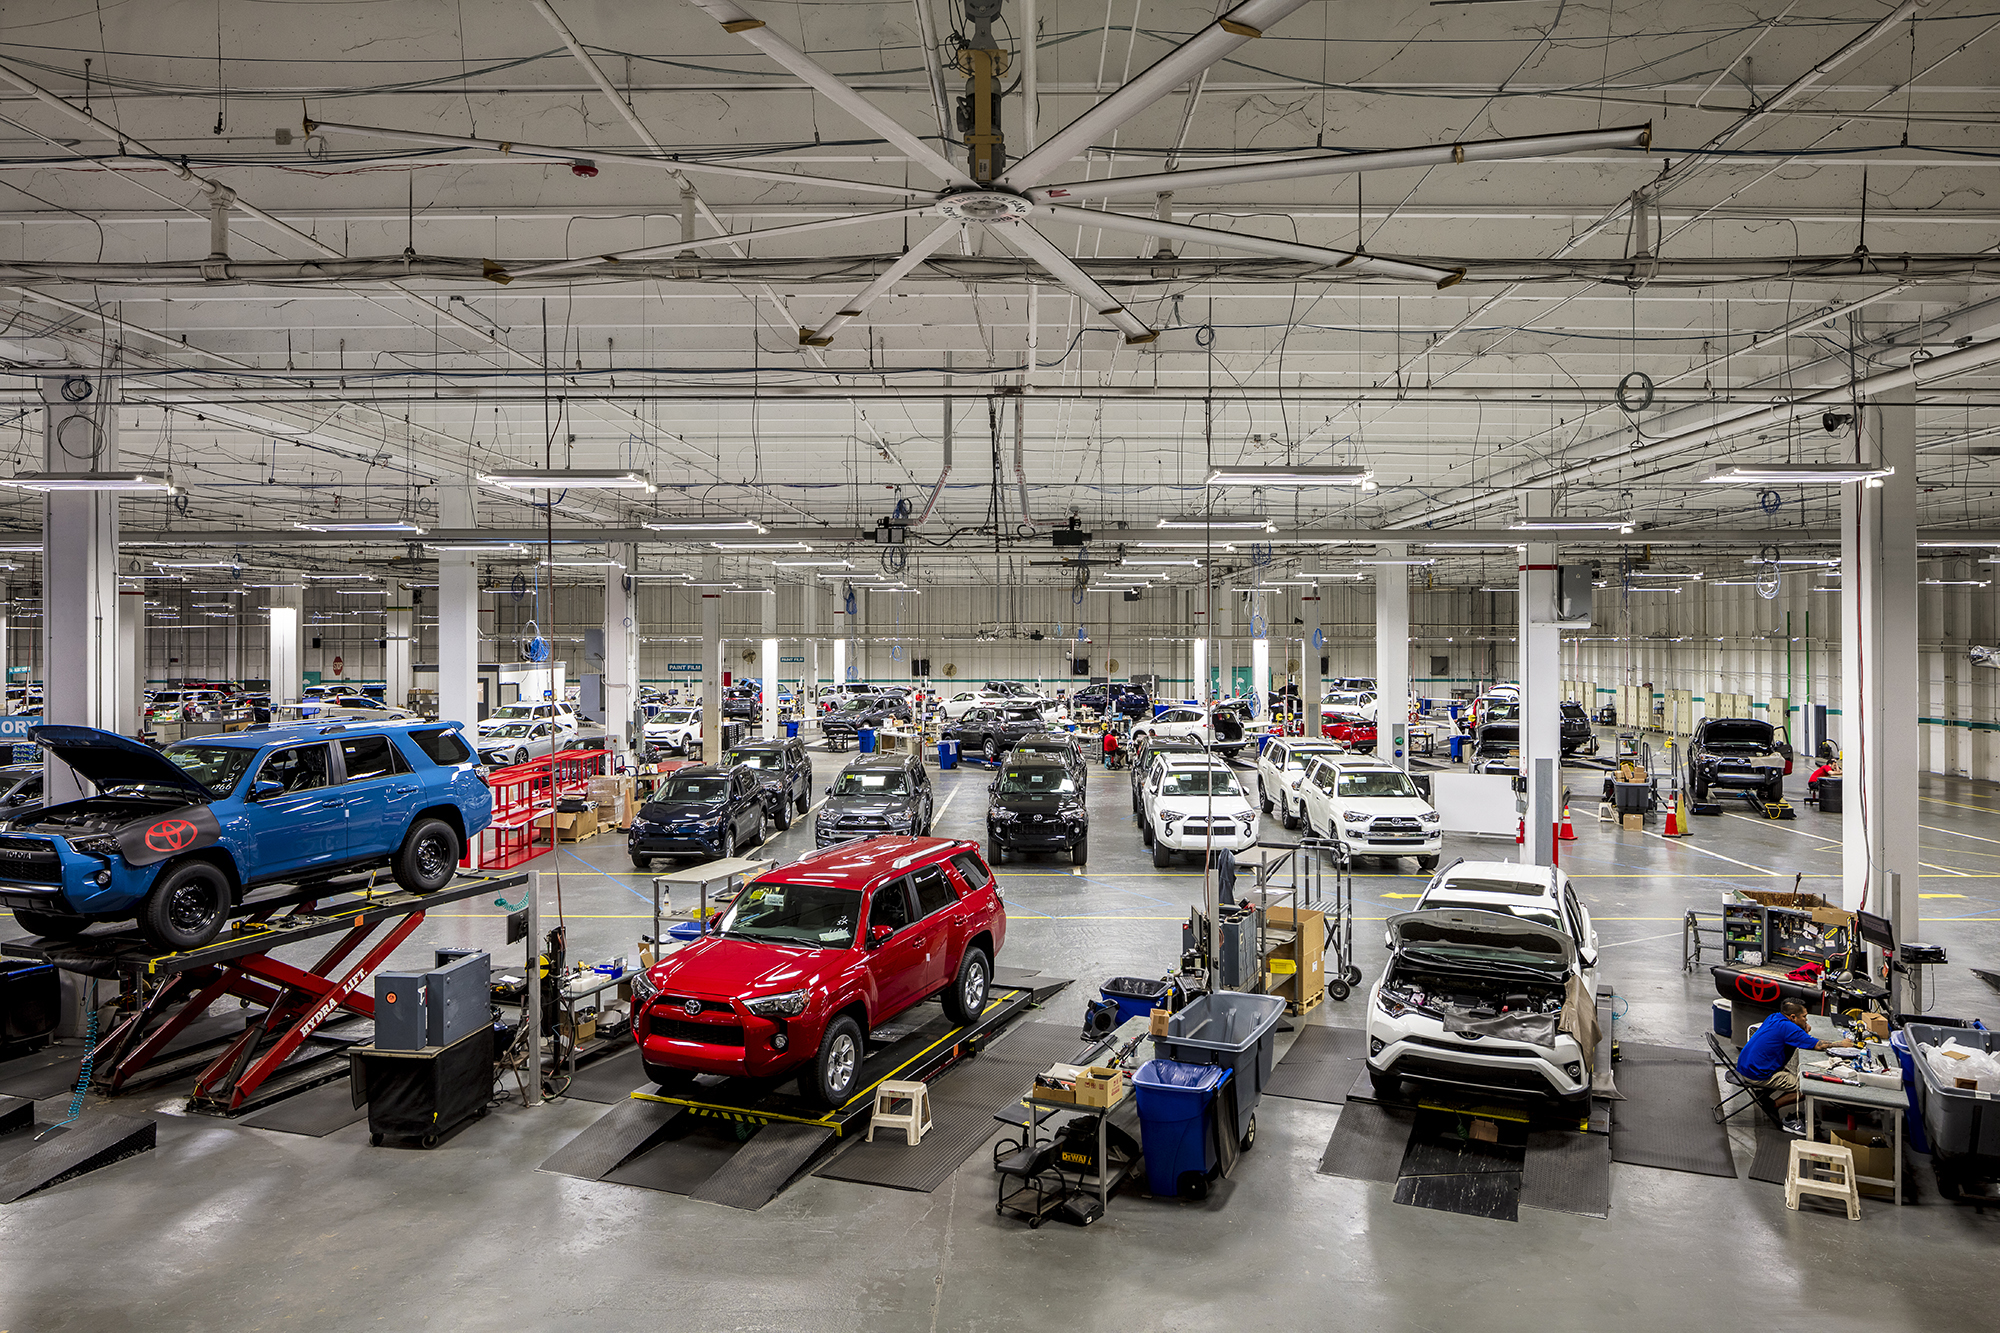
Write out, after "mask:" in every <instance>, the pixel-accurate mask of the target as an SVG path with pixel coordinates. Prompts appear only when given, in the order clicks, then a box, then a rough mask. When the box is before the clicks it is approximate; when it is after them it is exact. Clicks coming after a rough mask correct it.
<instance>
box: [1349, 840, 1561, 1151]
mask: <svg viewBox="0 0 2000 1333" xmlns="http://www.w3.org/2000/svg"><path fill="white" fill-rule="evenodd" d="M1387 944H1388V947H1389V949H1390V951H1391V957H1390V960H1389V965H1388V967H1386V968H1385V969H1383V972H1382V976H1381V978H1380V979H1379V980H1377V981H1376V983H1375V988H1374V990H1373V991H1372V992H1370V994H1369V997H1368V1025H1367V1028H1368V1074H1369V1078H1370V1080H1371V1081H1372V1082H1373V1083H1374V1084H1375V1087H1376V1089H1377V1091H1379V1092H1382V1093H1385V1094H1388V1093H1393V1092H1394V1091H1395V1090H1396V1086H1397V1085H1398V1084H1399V1083H1400V1082H1401V1081H1402V1080H1404V1079H1411V1080H1417V1081H1421V1082H1426V1083H1442V1084H1449V1085H1452V1086H1455V1087H1463V1088H1473V1089H1477V1090H1479V1091H1482V1092H1513V1093H1524V1092H1525V1093H1545V1094H1548V1095H1551V1096H1554V1097H1556V1098H1559V1099H1560V1100H1561V1101H1562V1102H1563V1103H1564V1104H1565V1106H1566V1107H1567V1108H1568V1109H1570V1110H1573V1111H1575V1112H1576V1113H1577V1114H1579V1115H1580V1114H1582V1113H1583V1111H1585V1110H1586V1109H1587V1108H1588V1103H1589V1100H1590V1072H1591V1071H1590V1061H1591V1057H1592V1053H1591V1052H1586V1051H1585V1050H1584V1049H1583V1047H1582V1045H1581V1044H1579V1042H1578V1040H1577V1038H1576V1036H1575V1035H1573V1034H1575V1033H1581V1032H1588V1031H1589V1030H1591V1029H1592V1028H1593V1027H1594V1023H1593V1022H1592V1021H1591V1018H1590V1016H1592V1015H1594V1014H1595V1011H1596V1004H1597V933H1596V929H1595V927H1593V926H1592V925H1591V921H1590V914H1589V913H1588V912H1586V911H1585V910H1584V907H1583V903H1582V902H1581V900H1579V899H1578V898H1577V895H1576V890H1575V889H1574V888H1573V887H1572V886H1571V884H1570V882H1569V877H1568V876H1567V875H1565V874H1564V873H1563V872H1562V871H1561V870H1558V869H1556V868H1554V867H1552V866H1525V865H1517V864H1515V863H1514V862H1511V861H1460V862H1458V863H1456V864H1454V865H1452V866H1450V867H1448V868H1447V869H1445V870H1444V871H1443V872H1441V873H1440V874H1438V875H1436V876H1434V877H1433V878H1432V880H1431V882H1430V884H1429V886H1428V887H1426V888H1425V890H1424V894H1423V897H1422V898H1420V899H1418V900H1417V906H1416V910H1414V911H1410V912H1403V913H1400V914H1398V915H1396V916H1392V917H1390V918H1389V921H1388V929H1387Z"/></svg>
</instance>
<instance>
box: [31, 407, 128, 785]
mask: <svg viewBox="0 0 2000 1333" xmlns="http://www.w3.org/2000/svg"><path fill="white" fill-rule="evenodd" d="M116 397H117V386H116V384H115V383H113V382H111V381H107V380H100V379H98V378H96V377H95V376H94V375H90V374H87V373H86V374H72V375H69V376H67V377H51V378H48V379H44V380H43V381H42V399H43V401H44V402H45V403H46V404H47V405H48V407H47V411H46V412H45V413H44V414H43V415H44V423H43V424H44V430H43V437H42V457H43V466H44V468H46V470H48V471H50V472H116V471H117V470H118V410H117V402H116ZM118 661H119V656H118V496H117V494H116V493H115V492H112V491H51V492H47V493H45V494H44V496H43V498H42V680H43V695H42V697H43V699H44V701H45V705H44V707H43V710H42V715H43V717H44V718H45V719H46V720H47V721H50V722H65V723H72V724H74V725H77V726H85V727H106V728H108V727H112V726H114V725H115V724H116V721H117V711H118V709H117V700H118ZM44 769H45V772H44V776H43V780H42V781H43V790H44V792H45V793H46V797H45V799H46V801H47V803H48V804H50V805H54V804H56V803H57V802H59V801H66V800H70V799H73V798H75V797H78V796H81V795H83V794H84V792H83V788H82V785H81V782H80V780H79V779H78V778H77V776H76V774H75V772H74V771H73V770H72V769H71V768H70V767H69V765H67V764H63V763H60V762H57V761H56V760H55V758H54V757H53V756H51V757H49V758H48V759H47V760H46V761H45V762H44Z"/></svg>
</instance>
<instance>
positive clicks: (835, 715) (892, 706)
mask: <svg viewBox="0 0 2000 1333" xmlns="http://www.w3.org/2000/svg"><path fill="white" fill-rule="evenodd" d="M909 720H910V701H909V700H907V699H905V698H903V697H901V696H900V695H895V694H856V695H849V696H848V697H846V698H843V699H841V700H840V701H839V703H838V705H837V706H836V707H835V708H834V709H833V711H832V712H829V713H826V714H824V715H822V716H821V717H820V720H819V729H820V732H821V734H823V735H825V736H826V737H827V738H828V739H833V738H835V737H840V738H844V739H848V740H852V739H853V738H854V737H855V736H857V735H859V734H860V732H861V730H862V728H864V727H866V728H868V729H870V730H877V729H880V728H881V727H882V726H883V725H884V724H886V723H889V722H908V721H909Z"/></svg>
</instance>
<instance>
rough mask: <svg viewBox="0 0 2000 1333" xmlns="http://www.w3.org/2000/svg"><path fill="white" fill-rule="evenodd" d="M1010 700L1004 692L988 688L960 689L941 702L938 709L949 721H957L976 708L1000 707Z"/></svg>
mask: <svg viewBox="0 0 2000 1333" xmlns="http://www.w3.org/2000/svg"><path fill="white" fill-rule="evenodd" d="M1008 702H1009V701H1008V698H1007V696H1006V695H1004V694H994V693H992V692H990V691H987V690H960V691H959V692H958V693H957V694H954V695H952V696H950V697H949V698H947V699H944V700H942V701H941V702H939V704H938V711H939V712H940V713H943V714H944V716H945V720H946V721H947V722H956V721H958V720H959V719H960V718H962V717H964V716H965V715H966V714H967V713H968V712H970V711H972V710H973V709H975V708H1000V707H1003V706H1005V705H1006V704H1007V703H1008Z"/></svg>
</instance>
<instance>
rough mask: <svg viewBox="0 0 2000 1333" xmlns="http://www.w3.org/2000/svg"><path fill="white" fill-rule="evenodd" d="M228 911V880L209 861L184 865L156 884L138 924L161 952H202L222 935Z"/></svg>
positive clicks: (172, 868) (165, 873) (173, 868)
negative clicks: (203, 947)
mask: <svg viewBox="0 0 2000 1333" xmlns="http://www.w3.org/2000/svg"><path fill="white" fill-rule="evenodd" d="M229 907H230V902H229V880H228V877H227V876H225V875H224V874H223V873H222V872H221V871H220V870H218V869H217V868H216V867H215V866H213V865H211V864H210V863H208V862H207V861H183V862H181V863H180V864H179V865H176V866H170V867H168V868H167V869H166V870H164V871H162V872H161V873H160V877H159V878H158V879H157V880H155V881H154V882H153V889H152V892H150V893H148V894H147V895H146V901H145V903H144V905H143V906H141V908H140V909H139V924H140V926H141V927H142V928H143V929H144V930H145V932H146V938H148V939H149V940H151V941H152V942H153V943H154V944H157V945H159V946H161V947H162V948H165V949H172V950H175V951H176V952H178V951H181V950H186V949H199V948H200V947H201V946H202V945H204V944H207V943H208V942H209V941H211V940H213V939H214V938H215V937H216V936H217V935H219V934H221V933H222V926H223V923H224V922H225V921H227V920H228V919H229Z"/></svg>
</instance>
